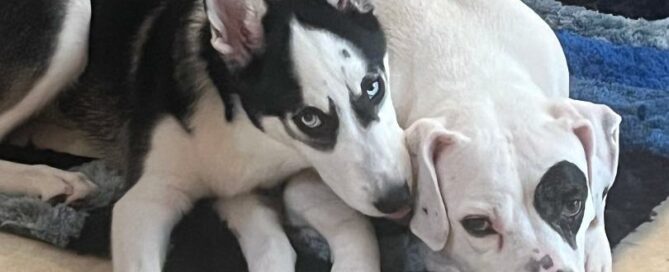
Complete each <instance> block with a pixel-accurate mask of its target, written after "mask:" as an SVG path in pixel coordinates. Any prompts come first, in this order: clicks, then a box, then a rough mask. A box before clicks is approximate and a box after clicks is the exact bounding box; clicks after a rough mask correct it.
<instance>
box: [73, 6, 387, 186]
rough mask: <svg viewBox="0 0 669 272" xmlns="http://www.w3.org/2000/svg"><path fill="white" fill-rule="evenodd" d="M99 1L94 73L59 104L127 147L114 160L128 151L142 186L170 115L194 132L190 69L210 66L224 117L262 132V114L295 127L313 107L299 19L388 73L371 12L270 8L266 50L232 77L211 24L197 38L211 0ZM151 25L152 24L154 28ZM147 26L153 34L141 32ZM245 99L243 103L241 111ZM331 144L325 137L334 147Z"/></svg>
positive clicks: (96, 133)
mask: <svg viewBox="0 0 669 272" xmlns="http://www.w3.org/2000/svg"><path fill="white" fill-rule="evenodd" d="M92 3H93V20H92V23H91V36H90V38H91V41H90V62H89V66H88V67H87V69H86V71H85V72H84V74H83V76H82V77H81V79H80V81H79V84H78V85H77V86H76V87H75V88H74V89H73V90H71V91H70V92H69V94H70V95H66V96H65V97H64V98H63V99H61V101H60V105H61V109H62V110H63V111H64V112H65V113H66V114H67V116H68V117H69V119H71V120H74V121H75V122H76V123H77V124H80V126H81V129H83V130H85V131H87V132H89V134H90V135H91V137H92V138H94V139H95V140H98V141H99V142H102V143H103V145H106V146H112V147H114V146H116V147H118V146H119V145H120V146H124V147H127V150H125V149H123V150H120V151H119V150H112V152H118V153H122V156H120V160H121V161H123V162H124V163H126V164H127V166H128V173H127V174H128V175H129V176H130V179H129V180H130V181H131V182H134V181H136V180H137V178H139V173H141V171H142V161H143V157H144V156H145V153H146V152H147V150H148V146H149V145H150V143H149V141H150V139H149V137H150V135H151V132H152V130H153V128H154V126H155V124H156V122H157V121H158V120H159V119H161V118H162V117H164V116H171V117H173V118H175V119H176V120H178V121H179V122H180V123H181V125H182V127H183V129H184V130H185V131H187V132H188V131H189V130H190V129H191V124H190V116H191V115H192V113H193V111H194V108H193V107H195V106H196V103H197V100H198V97H199V94H200V92H201V90H200V88H201V87H202V86H201V84H200V82H196V80H194V79H193V78H194V77H195V76H196V75H194V73H196V71H190V70H188V69H189V68H190V67H188V65H186V64H184V63H187V62H191V63H192V62H199V63H200V64H203V65H204V66H206V69H207V71H206V73H208V75H199V74H198V75H197V76H208V77H209V78H210V79H211V80H212V82H213V83H214V85H215V87H216V88H217V90H218V93H219V94H220V96H221V98H222V100H223V103H224V106H225V112H221V114H224V115H225V116H226V119H227V120H228V121H230V122H234V121H235V118H236V116H237V115H238V114H239V113H238V112H235V109H238V108H241V109H243V111H244V113H245V114H246V115H247V116H248V117H249V119H250V120H251V122H253V124H254V125H255V126H256V127H258V128H259V129H261V130H262V129H263V128H262V126H261V119H262V118H263V116H274V117H278V118H280V119H282V120H283V121H284V122H293V120H287V117H288V116H289V115H290V116H294V115H295V113H297V112H299V111H300V110H302V109H304V108H305V107H306V105H305V103H304V101H303V96H302V91H301V86H299V84H298V81H297V77H296V75H295V74H294V72H295V71H294V69H293V68H294V66H293V63H292V61H293V60H294V59H295V58H299V57H300V56H293V55H291V50H290V37H291V29H290V22H291V20H293V19H297V20H298V21H299V22H300V23H302V24H305V25H307V26H308V27H313V28H320V29H324V30H326V31H329V32H332V33H334V34H336V35H339V36H340V37H342V38H343V39H346V40H348V41H349V42H351V43H352V44H353V45H355V46H357V47H358V48H360V51H361V52H363V54H364V57H365V58H367V59H368V63H369V64H370V67H369V70H370V71H378V70H379V69H381V70H383V69H384V67H383V57H384V56H385V51H386V45H385V38H384V36H383V32H382V30H381V27H380V25H379V23H378V21H377V20H376V18H375V17H374V16H373V15H372V14H371V13H369V14H360V13H356V12H351V11H346V12H342V11H338V10H337V9H336V8H334V7H332V6H331V5H330V4H328V3H327V1H326V0H281V1H267V4H268V13H267V14H266V16H265V17H264V18H263V26H264V30H265V33H264V37H265V51H264V52H263V53H262V54H260V55H257V56H254V59H253V60H251V62H250V63H249V65H247V66H246V67H244V68H243V69H241V70H239V71H236V72H234V73H232V72H231V71H229V70H228V69H227V67H226V65H225V64H224V62H223V60H222V59H221V56H220V55H219V53H218V52H217V51H216V50H215V49H214V48H213V47H212V46H211V43H210V40H211V31H210V26H209V24H208V23H204V24H202V25H201V28H200V29H199V33H198V32H195V33H194V32H193V29H192V23H193V20H196V19H195V18H200V19H202V16H205V10H204V0H185V1H169V0H143V1H136V0H114V1H105V0H93V1H92ZM148 18H153V22H152V23H151V24H149V27H148V28H146V25H145V24H147V19H148ZM200 19H197V20H200ZM143 25H144V26H143ZM143 28H144V29H145V30H146V32H145V33H141V30H142V29H143ZM140 38H141V39H140ZM193 45H197V46H199V47H200V48H201V50H200V51H199V55H193V54H194V53H193V52H196V51H193V50H192V48H191V47H192V46H193ZM185 59H188V61H187V62H185V61H184V60H185ZM135 64H136V65H135ZM134 68H136V69H134ZM342 91H347V90H342ZM237 98H238V99H237ZM237 101H239V103H240V105H235V103H237ZM240 106H241V107H240ZM335 117H336V116H335ZM337 118H338V117H337ZM332 123H333V124H334V123H338V120H337V121H336V122H334V121H332ZM328 131H329V133H330V134H332V135H327V137H326V136H323V135H319V138H320V139H311V140H304V142H305V143H306V144H310V145H311V146H312V147H314V148H318V149H326V150H329V149H332V148H333V147H334V145H335V144H336V139H337V133H338V130H337V129H331V130H328ZM323 139H327V144H326V145H324V144H323V143H324V141H323ZM123 154H129V157H128V156H125V155H123ZM125 158H129V159H125Z"/></svg>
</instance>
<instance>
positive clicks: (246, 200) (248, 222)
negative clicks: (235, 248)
mask: <svg viewBox="0 0 669 272" xmlns="http://www.w3.org/2000/svg"><path fill="white" fill-rule="evenodd" d="M215 208H216V210H217V211H218V213H219V215H220V216H221V217H222V218H224V219H225V220H226V221H227V222H228V226H229V227H230V229H231V230H232V231H233V232H234V233H235V234H236V235H237V239H239V243H240V245H241V248H242V251H243V252H244V256H245V257H246V262H247V263H248V267H249V271H250V272H263V271H286V272H290V271H295V260H296V257H297V255H296V254H295V251H294V250H293V247H292V246H291V244H290V241H289V240H288V237H287V236H286V233H285V232H284V230H283V228H282V227H281V222H280V220H279V216H278V215H277V212H276V211H275V210H274V209H272V207H270V206H269V205H267V204H266V203H265V202H263V200H262V199H261V198H260V196H258V195H255V194H249V195H243V196H238V197H234V198H229V199H225V200H221V201H219V202H218V203H217V204H216V207H215Z"/></svg>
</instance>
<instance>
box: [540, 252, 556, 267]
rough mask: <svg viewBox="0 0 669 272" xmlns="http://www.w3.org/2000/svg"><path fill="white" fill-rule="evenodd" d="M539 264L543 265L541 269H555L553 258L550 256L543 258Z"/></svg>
mask: <svg viewBox="0 0 669 272" xmlns="http://www.w3.org/2000/svg"><path fill="white" fill-rule="evenodd" d="M539 263H541V267H542V268H543V269H549V268H551V267H553V258H551V256H549V255H546V256H544V257H543V258H541V260H539Z"/></svg>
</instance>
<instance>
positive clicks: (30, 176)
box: [0, 161, 97, 204]
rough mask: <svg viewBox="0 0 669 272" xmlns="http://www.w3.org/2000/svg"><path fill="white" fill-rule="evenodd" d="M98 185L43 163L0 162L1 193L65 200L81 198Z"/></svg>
mask: <svg viewBox="0 0 669 272" xmlns="http://www.w3.org/2000/svg"><path fill="white" fill-rule="evenodd" d="M96 189H97V186H96V185H95V184H93V183H92V182H91V181H89V180H88V179H87V178H86V177H85V176H84V175H82V174H80V173H73V172H67V171H63V170H60V169H56V168H52V167H49V166H44V165H23V164H17V163H12V162H8V161H0V192H3V193H8V194H23V195H29V196H36V197H40V198H41V199H42V200H44V201H48V200H51V199H53V198H54V197H57V196H66V200H65V202H66V203H67V204H70V203H72V202H75V201H78V200H81V199H83V198H85V197H86V196H88V195H90V194H91V193H93V192H95V191H96Z"/></svg>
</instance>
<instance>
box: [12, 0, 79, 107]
mask: <svg viewBox="0 0 669 272" xmlns="http://www.w3.org/2000/svg"><path fill="white" fill-rule="evenodd" d="M67 2H69V1H67V0H2V1H0V37H2V41H0V113H2V112H3V111H4V109H5V108H7V107H9V106H11V105H14V104H15V103H17V102H18V101H19V100H20V99H22V98H23V97H24V96H25V95H26V94H27V93H28V91H30V89H31V88H32V87H33V85H34V84H35V82H36V81H37V80H38V79H39V78H40V77H41V76H43V75H44V73H45V72H46V70H47V68H48V67H49V63H50V61H51V57H52V55H53V53H54V52H55V50H56V45H57V44H58V37H59V36H58V34H59V33H60V31H61V29H62V26H63V22H64V20H65V14H66V12H67Z"/></svg>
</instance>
